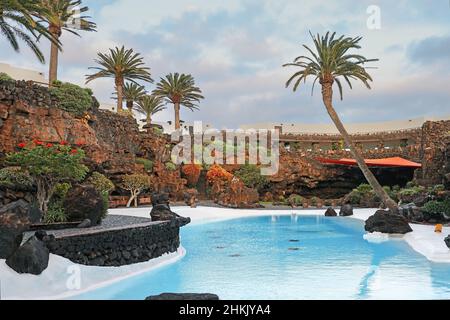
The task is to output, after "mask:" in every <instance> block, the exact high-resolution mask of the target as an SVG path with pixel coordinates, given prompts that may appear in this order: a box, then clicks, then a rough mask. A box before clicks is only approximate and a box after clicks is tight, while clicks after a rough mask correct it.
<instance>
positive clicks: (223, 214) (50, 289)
mask: <svg viewBox="0 0 450 320" xmlns="http://www.w3.org/2000/svg"><path fill="white" fill-rule="evenodd" d="M172 209H173V211H175V212H177V213H178V214H180V215H182V216H185V217H190V218H191V220H192V224H199V223H208V222H214V221H223V220H229V219H236V218H243V217H256V216H280V215H293V214H295V215H299V216H301V215H323V214H324V211H325V210H324V209H321V210H245V209H239V210H237V209H226V208H212V207H198V208H195V209H193V208H189V207H172ZM375 211H376V209H356V210H355V212H354V213H355V214H354V216H352V217H350V218H353V219H360V220H364V221H365V220H367V218H368V217H370V216H371V215H373V214H374V213H375ZM149 212H150V208H137V209H136V208H131V209H112V210H110V212H109V213H110V214H120V215H129V216H138V217H149ZM411 227H412V229H413V232H411V233H409V234H406V235H404V236H396V235H394V236H392V237H395V238H396V239H399V238H400V239H403V240H404V241H406V242H407V243H408V244H409V245H410V246H411V247H412V248H413V249H414V250H416V251H417V252H419V253H420V254H422V255H424V256H425V257H426V258H427V259H428V260H430V261H433V262H437V263H449V264H450V249H448V248H447V246H446V245H445V243H444V238H445V237H446V236H447V235H449V234H450V227H445V228H444V230H443V232H442V233H435V232H434V227H433V226H425V225H415V224H412V225H411ZM364 238H365V239H366V240H367V241H372V242H382V241H386V240H388V239H389V236H388V235H383V234H377V233H375V234H366V235H365V236H364ZM184 254H185V250H184V248H183V247H180V248H179V250H178V251H177V252H175V253H172V254H167V255H164V256H162V257H159V258H157V259H153V260H151V261H148V262H143V263H139V264H134V265H129V266H122V267H92V266H82V265H78V264H74V263H73V262H71V261H69V260H67V259H65V258H62V257H59V256H56V255H53V254H52V255H50V261H49V267H48V268H47V269H46V270H45V271H44V272H43V273H42V274H41V275H39V276H34V275H19V274H17V273H15V272H14V271H13V270H11V269H10V268H9V267H8V266H7V265H6V263H5V260H0V284H1V286H0V298H1V299H10V300H17V299H42V300H45V299H64V298H70V297H72V296H76V295H78V294H81V293H83V292H87V291H90V290H93V289H96V288H99V287H103V286H106V285H108V284H111V283H114V282H117V281H121V280H123V279H126V278H128V277H132V276H135V275H137V274H140V273H143V272H147V271H149V270H151V269H154V268H158V267H161V266H163V265H167V264H170V263H174V262H176V261H178V260H179V259H181V258H182V257H183V256H184ZM449 267H450V265H449ZM78 280H80V281H78Z"/></svg>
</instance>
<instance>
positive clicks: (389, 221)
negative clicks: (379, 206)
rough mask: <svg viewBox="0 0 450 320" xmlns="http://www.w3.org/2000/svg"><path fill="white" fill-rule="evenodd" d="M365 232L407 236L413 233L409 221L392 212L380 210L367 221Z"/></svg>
mask: <svg viewBox="0 0 450 320" xmlns="http://www.w3.org/2000/svg"><path fill="white" fill-rule="evenodd" d="M365 230H366V231H368V232H370V233H372V232H381V233H392V234H406V233H408V232H412V229H411V227H410V225H409V223H408V220H407V219H406V218H405V217H403V216H401V215H399V214H393V213H391V212H390V211H385V210H378V211H377V212H376V213H375V214H374V215H373V216H371V217H370V218H369V219H367V221H366V225H365Z"/></svg>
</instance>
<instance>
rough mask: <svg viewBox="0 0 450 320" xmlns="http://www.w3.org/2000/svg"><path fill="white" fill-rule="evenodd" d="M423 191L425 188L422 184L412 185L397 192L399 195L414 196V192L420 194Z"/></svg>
mask: <svg viewBox="0 0 450 320" xmlns="http://www.w3.org/2000/svg"><path fill="white" fill-rule="evenodd" d="M422 192H425V188H424V187H422V186H413V187H410V188H406V189H402V190H400V191H399V192H398V194H399V195H400V196H414V195H416V194H420V193H422Z"/></svg>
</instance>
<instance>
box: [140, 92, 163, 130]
mask: <svg viewBox="0 0 450 320" xmlns="http://www.w3.org/2000/svg"><path fill="white" fill-rule="evenodd" d="M135 108H136V110H137V111H138V112H140V113H143V114H144V115H145V117H146V118H145V121H146V123H147V126H150V124H151V123H152V116H153V115H154V114H156V113H158V112H160V111H162V110H164V109H166V107H165V106H164V101H163V99H162V98H161V97H157V96H155V95H145V96H143V97H141V98H140V99H139V100H138V101H137V103H136V106H135Z"/></svg>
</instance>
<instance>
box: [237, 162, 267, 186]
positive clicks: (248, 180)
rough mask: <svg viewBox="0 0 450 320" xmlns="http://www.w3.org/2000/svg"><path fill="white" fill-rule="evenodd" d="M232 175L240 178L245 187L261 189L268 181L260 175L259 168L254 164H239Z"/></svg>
mask: <svg viewBox="0 0 450 320" xmlns="http://www.w3.org/2000/svg"><path fill="white" fill-rule="evenodd" d="M234 175H235V176H236V177H238V178H239V179H241V180H242V182H243V183H244V184H245V186H246V187H249V188H254V189H257V190H261V189H262V188H264V187H265V186H266V185H267V183H268V181H267V178H266V177H265V176H263V175H261V170H260V169H259V168H258V167H257V166H255V165H244V166H241V167H240V168H239V169H238V170H237V171H235V172H234Z"/></svg>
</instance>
